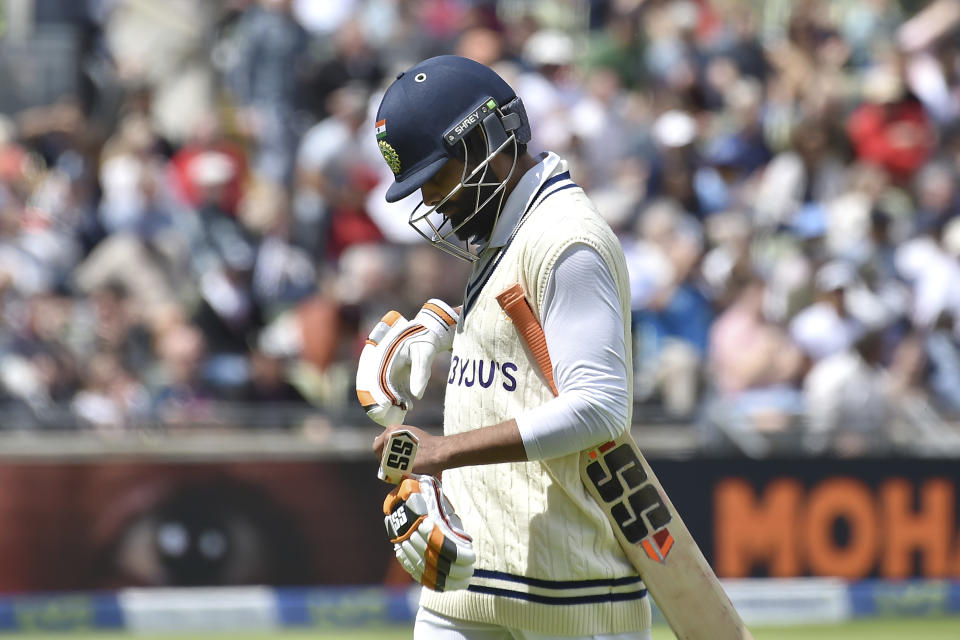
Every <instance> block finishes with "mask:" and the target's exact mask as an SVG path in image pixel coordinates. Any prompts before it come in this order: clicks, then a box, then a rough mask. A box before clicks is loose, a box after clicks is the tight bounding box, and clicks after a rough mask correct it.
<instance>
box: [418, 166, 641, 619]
mask: <svg viewBox="0 0 960 640" xmlns="http://www.w3.org/2000/svg"><path fill="white" fill-rule="evenodd" d="M578 243H579V244H584V245H586V246H589V247H591V248H593V249H594V250H595V251H597V253H598V254H599V255H600V256H601V257H602V259H603V260H604V262H605V263H606V265H607V266H608V268H609V269H610V272H611V273H612V274H613V277H614V280H615V282H616V283H617V287H618V290H619V292H620V301H621V305H622V306H623V317H624V318H625V321H624V327H623V330H624V340H625V342H626V344H630V326H629V318H630V309H629V304H630V289H629V283H628V279H627V270H626V265H625V263H624V258H623V252H622V250H621V248H620V245H619V242H618V240H617V238H616V236H615V235H614V234H613V232H612V231H611V230H610V228H609V226H607V224H606V223H605V222H604V221H603V219H602V218H601V217H600V215H599V214H598V213H597V212H596V210H595V209H594V207H593V205H592V204H591V203H590V201H589V200H588V199H587V197H586V195H585V194H584V193H583V190H582V189H580V188H579V187H578V186H577V185H576V184H574V183H573V182H572V181H571V180H570V179H569V174H567V173H566V169H565V163H562V162H561V163H559V166H558V167H557V168H556V169H555V170H554V172H553V176H552V177H550V178H549V179H547V180H545V181H544V183H543V185H542V187H541V189H540V191H539V192H538V193H537V195H536V196H535V197H534V198H533V199H532V203H531V205H530V207H529V209H528V213H527V214H526V216H525V218H524V219H523V221H522V223H521V224H520V226H519V227H518V228H517V231H516V234H515V236H514V237H513V239H512V241H510V242H509V243H508V244H507V245H506V246H505V247H504V248H503V249H502V250H501V249H497V248H492V249H488V251H487V252H485V253H484V255H482V256H481V259H480V260H478V261H477V263H475V265H474V270H473V274H472V275H471V278H470V282H469V283H468V286H467V293H466V297H465V300H464V310H463V314H462V317H461V322H460V325H459V327H458V331H457V335H456V337H455V339H454V344H453V355H452V361H451V368H450V372H449V375H448V379H447V392H446V397H445V402H444V432H445V433H447V434H454V433H461V432H464V431H468V430H471V429H477V428H480V427H483V426H488V425H492V424H497V423H499V422H502V421H504V420H507V419H509V418H513V417H516V416H518V415H520V414H522V413H523V412H524V411H525V410H527V409H529V408H531V407H537V406H540V405H542V404H544V403H546V402H548V401H549V400H550V399H551V398H552V397H553V396H552V394H551V391H550V388H549V387H548V386H547V384H546V382H545V380H544V379H543V377H542V374H541V373H540V371H539V369H538V368H537V366H536V363H535V362H533V360H532V359H531V358H530V357H529V356H528V353H527V351H526V349H525V347H524V345H523V342H522V341H521V339H520V337H519V336H518V334H517V332H516V331H515V329H514V328H513V325H512V323H511V322H510V320H509V318H508V317H507V316H506V314H504V313H503V311H502V310H501V309H500V306H499V305H498V304H497V301H496V295H497V294H498V293H499V292H501V291H502V290H504V289H505V288H507V287H508V286H510V285H512V284H515V283H517V282H519V283H520V284H521V285H522V286H523V288H524V291H525V292H526V293H527V299H528V301H529V302H530V304H531V306H532V307H533V310H534V313H535V314H536V315H537V317H538V318H539V317H541V316H540V308H541V306H542V303H543V297H544V294H545V291H546V288H547V284H548V281H549V277H550V273H551V270H552V268H553V266H554V264H555V263H556V261H557V259H558V258H559V257H560V256H561V255H562V254H563V252H564V251H565V250H566V249H568V248H569V247H571V246H573V245H576V244H578ZM628 357H629V354H628ZM630 370H631V368H630V367H628V380H627V383H628V385H632V380H630V379H629V371H630ZM628 388H631V387H628ZM629 421H630V416H629V415H628V416H627V421H626V423H625V424H624V425H623V428H624V429H626V428H628V426H629V424H630V422H629ZM443 486H444V491H445V492H446V494H447V495H448V497H449V498H450V500H451V502H452V503H453V505H454V507H455V508H456V510H457V513H458V514H459V515H460V516H461V518H462V519H463V523H464V526H465V528H466V530H467V531H468V532H469V533H470V535H471V536H473V539H474V548H475V550H476V553H477V570H476V573H475V574H474V577H473V579H472V580H471V583H470V587H469V589H468V590H465V591H454V592H450V593H436V592H433V591H429V590H427V589H424V590H423V592H422V596H421V604H422V605H423V606H424V607H425V608H427V609H430V610H432V611H435V612H437V613H440V614H442V615H446V616H450V617H453V618H460V619H465V620H474V621H483V622H495V623H498V624H503V625H505V626H508V627H515V628H521V629H526V630H529V631H533V632H537V633H544V634H553V635H572V634H576V635H590V634H611V633H623V632H627V631H632V630H640V629H645V628H648V627H649V626H650V603H649V598H648V597H647V592H646V587H645V586H644V584H643V582H642V581H641V580H640V578H639V576H638V575H637V573H636V570H635V569H634V567H633V565H632V564H631V563H630V561H629V560H628V559H627V558H626V556H625V555H624V553H623V551H622V550H621V548H620V546H619V544H618V543H617V541H616V538H615V537H614V534H613V531H612V529H611V527H610V523H609V521H608V520H607V518H606V516H605V515H604V513H603V511H602V509H601V508H600V507H599V506H598V505H597V504H596V503H595V502H594V501H593V499H592V498H591V497H590V495H589V494H588V493H587V490H586V488H585V487H584V486H583V484H582V482H581V480H580V471H579V454H578V453H571V454H569V455H566V456H562V457H558V458H551V459H547V460H539V461H532V462H519V463H509V464H496V465H485V466H475V467H463V468H459V469H450V470H447V471H445V472H444V474H443Z"/></svg>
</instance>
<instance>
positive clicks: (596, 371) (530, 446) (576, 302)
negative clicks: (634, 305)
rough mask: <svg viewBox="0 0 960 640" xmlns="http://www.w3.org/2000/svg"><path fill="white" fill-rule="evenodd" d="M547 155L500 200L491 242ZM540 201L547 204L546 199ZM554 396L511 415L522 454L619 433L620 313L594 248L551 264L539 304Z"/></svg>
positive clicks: (622, 381) (623, 395) (543, 172)
mask: <svg viewBox="0 0 960 640" xmlns="http://www.w3.org/2000/svg"><path fill="white" fill-rule="evenodd" d="M558 163H559V157H558V156H556V155H555V154H548V155H547V156H546V157H545V158H544V159H543V160H542V161H541V162H540V164H538V165H537V166H536V167H534V168H532V169H530V171H528V172H527V173H526V174H525V175H524V177H523V178H522V179H521V181H520V183H519V184H518V185H517V187H516V188H515V189H514V191H513V192H512V193H511V194H510V197H509V198H508V199H507V202H506V203H504V207H503V210H502V211H501V214H500V218H499V221H498V224H497V227H496V229H494V232H493V234H492V239H491V245H493V246H498V245H502V244H504V243H505V242H506V241H507V239H508V238H509V236H510V234H511V233H512V232H513V230H514V229H515V228H516V225H517V224H519V223H520V220H521V218H522V215H523V213H524V212H525V211H526V209H527V207H529V206H530V204H531V202H532V200H533V196H534V194H536V193H537V191H538V190H539V188H540V186H541V185H542V184H543V183H545V182H546V181H547V180H548V179H549V178H550V176H551V175H552V174H553V173H554V171H555V169H556V167H557V165H558ZM543 206H549V201H548V202H547V203H545V204H544V205H543ZM541 315H542V322H543V330H544V333H545V335H546V339H547V348H548V350H549V352H550V360H551V362H552V363H553V375H554V381H555V382H556V385H557V390H558V392H559V394H558V396H557V397H555V398H553V399H552V400H550V401H549V402H547V403H546V404H543V405H541V406H539V407H535V408H532V409H529V410H527V411H525V412H523V413H522V414H521V415H518V416H515V419H516V421H517V425H518V427H519V429H520V435H521V437H522V438H523V444H524V448H525V449H526V453H527V457H528V459H530V460H542V459H548V458H554V457H558V456H562V455H566V454H568V453H573V452H574V451H580V450H582V449H585V448H587V447H589V446H592V445H595V444H597V443H598V442H604V441H606V440H610V439H612V438H615V437H617V436H618V435H620V434H621V433H622V432H623V430H624V429H626V428H629V425H627V416H629V409H630V403H631V402H632V398H633V394H632V389H628V388H627V380H628V378H627V349H628V348H630V345H627V344H625V342H624V335H623V333H624V332H623V323H624V318H623V313H622V311H621V305H620V298H619V295H618V293H617V287H616V283H615V282H614V279H613V275H612V274H611V273H610V270H609V269H608V268H607V266H606V264H605V263H604V262H603V260H602V259H601V257H600V254H598V253H597V252H596V251H595V250H594V249H592V248H590V247H588V246H586V245H574V246H572V247H571V248H570V249H568V250H567V251H565V252H564V253H563V255H562V256H561V257H560V259H559V260H558V261H557V263H556V265H555V266H554V269H553V272H552V274H551V275H550V279H549V282H548V285H547V290H546V293H545V296H544V300H543V305H542V310H541Z"/></svg>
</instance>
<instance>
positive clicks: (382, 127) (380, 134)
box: [377, 118, 387, 140]
mask: <svg viewBox="0 0 960 640" xmlns="http://www.w3.org/2000/svg"><path fill="white" fill-rule="evenodd" d="M386 136H387V120H386V118H384V119H383V120H381V121H380V122H378V123H377V140H383V139H384V138H385V137H386Z"/></svg>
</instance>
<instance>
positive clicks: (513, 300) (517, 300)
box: [497, 283, 559, 395]
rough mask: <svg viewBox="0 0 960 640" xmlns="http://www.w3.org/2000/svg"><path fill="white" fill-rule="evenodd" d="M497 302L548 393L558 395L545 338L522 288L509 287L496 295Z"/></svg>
mask: <svg viewBox="0 0 960 640" xmlns="http://www.w3.org/2000/svg"><path fill="white" fill-rule="evenodd" d="M497 302H499V303H500V308H502V309H503V310H504V312H506V314H507V316H509V317H510V320H512V321H513V326H514V327H516V329H517V333H519V334H520V338H521V339H522V340H523V342H524V344H526V345H527V348H528V349H530V353H531V354H532V355H533V359H534V361H535V362H536V363H537V366H538V367H539V368H540V372H541V373H542V374H543V377H544V378H546V380H547V384H548V385H549V386H550V391H552V392H553V395H558V393H559V392H558V391H557V385H556V383H555V382H554V381H553V363H552V362H550V353H549V352H548V351H547V336H546V335H545V334H544V333H543V327H541V326H540V322H539V321H538V320H537V317H536V316H535V315H533V309H531V308H530V303H529V302H527V298H526V296H525V295H524V294H523V287H522V286H520V284H519V283H517V284H513V285H510V286H509V287H507V288H506V289H504V290H503V291H501V292H500V293H498V294H497Z"/></svg>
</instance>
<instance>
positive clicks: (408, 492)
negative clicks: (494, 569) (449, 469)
mask: <svg viewBox="0 0 960 640" xmlns="http://www.w3.org/2000/svg"><path fill="white" fill-rule="evenodd" d="M383 513H384V519H383V521H384V524H385V525H386V527H387V536H388V537H389V538H390V542H392V543H393V551H394V553H395V554H396V556H397V560H399V561H400V564H401V565H402V566H403V568H404V569H405V570H406V571H407V573H409V574H410V575H411V576H413V579H414V580H416V581H417V582H419V583H420V584H422V585H423V586H425V587H427V588H428V589H432V590H433V591H455V590H457V589H466V588H467V585H468V584H469V582H470V577H471V576H472V575H473V565H474V563H475V562H476V555H475V554H474V552H473V539H472V538H471V537H470V536H469V535H468V534H467V532H466V531H464V530H463V524H462V523H461V522H460V518H459V516H457V514H456V513H454V511H453V506H452V505H451V504H450V502H449V501H448V500H447V497H446V496H445V495H443V491H442V489H441V487H440V482H439V481H438V480H437V479H436V478H434V477H433V476H426V475H415V476H410V477H408V478H405V479H404V480H403V482H401V483H400V485H399V486H398V487H397V488H395V489H394V490H393V491H391V492H390V493H389V494H388V495H387V498H386V500H384V502H383Z"/></svg>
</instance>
